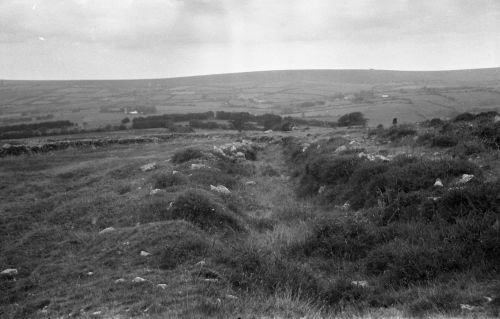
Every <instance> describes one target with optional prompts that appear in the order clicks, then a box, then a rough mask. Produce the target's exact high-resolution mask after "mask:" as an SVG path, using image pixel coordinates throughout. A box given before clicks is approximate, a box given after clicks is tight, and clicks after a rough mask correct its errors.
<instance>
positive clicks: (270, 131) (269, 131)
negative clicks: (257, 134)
mask: <svg viewBox="0 0 500 319" xmlns="http://www.w3.org/2000/svg"><path fill="white" fill-rule="evenodd" d="M272 132H273V130H267V131H264V133H266V134H269V133H272Z"/></svg>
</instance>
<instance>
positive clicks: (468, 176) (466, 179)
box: [457, 174, 474, 184]
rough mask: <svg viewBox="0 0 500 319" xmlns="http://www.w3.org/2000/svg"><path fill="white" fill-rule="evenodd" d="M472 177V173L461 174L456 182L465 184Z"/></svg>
mask: <svg viewBox="0 0 500 319" xmlns="http://www.w3.org/2000/svg"><path fill="white" fill-rule="evenodd" d="M473 178H474V175H469V174H463V175H462V178H460V180H459V181H458V182H457V183H458V184H466V183H468V182H470V181H471V180H472V179H473Z"/></svg>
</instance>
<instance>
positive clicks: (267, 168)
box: [260, 164, 280, 176]
mask: <svg viewBox="0 0 500 319" xmlns="http://www.w3.org/2000/svg"><path fill="white" fill-rule="evenodd" d="M260 174H261V175H262V176H280V172H278V171H277V170H276V169H275V168H274V167H273V166H271V165H269V164H266V165H264V166H262V167H261V168H260Z"/></svg>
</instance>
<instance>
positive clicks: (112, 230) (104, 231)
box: [99, 227, 116, 235]
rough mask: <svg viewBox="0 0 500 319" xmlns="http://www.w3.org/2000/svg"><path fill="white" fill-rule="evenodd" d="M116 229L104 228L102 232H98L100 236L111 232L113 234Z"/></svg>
mask: <svg viewBox="0 0 500 319" xmlns="http://www.w3.org/2000/svg"><path fill="white" fill-rule="evenodd" d="M115 230H116V229H115V228H114V227H107V228H104V229H103V230H101V231H100V232H99V234H100V235H102V234H107V233H111V232H114V231H115Z"/></svg>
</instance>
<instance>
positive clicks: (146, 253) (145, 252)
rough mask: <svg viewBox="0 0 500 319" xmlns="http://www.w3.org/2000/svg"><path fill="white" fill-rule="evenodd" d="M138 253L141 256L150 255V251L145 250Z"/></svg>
mask: <svg viewBox="0 0 500 319" xmlns="http://www.w3.org/2000/svg"><path fill="white" fill-rule="evenodd" d="M140 255H141V256H142V257H148V256H151V253H148V252H147V251H144V250H141V253H140Z"/></svg>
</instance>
